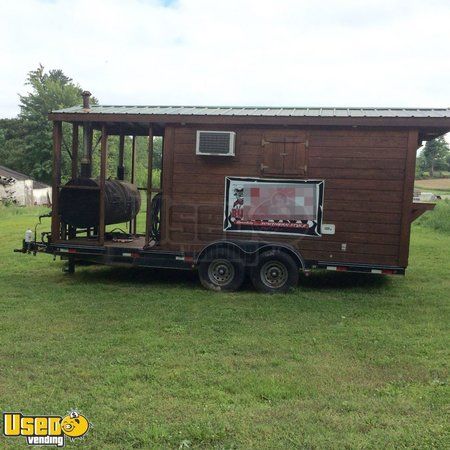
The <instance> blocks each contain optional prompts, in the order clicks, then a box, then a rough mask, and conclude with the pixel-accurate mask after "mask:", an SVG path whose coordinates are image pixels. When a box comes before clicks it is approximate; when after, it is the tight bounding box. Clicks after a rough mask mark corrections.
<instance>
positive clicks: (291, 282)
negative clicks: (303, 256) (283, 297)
mask: <svg viewBox="0 0 450 450" xmlns="http://www.w3.org/2000/svg"><path fill="white" fill-rule="evenodd" d="M298 269H299V268H298V265H297V264H296V263H295V261H294V259H293V258H292V257H291V256H290V255H288V254H287V253H285V252H283V251H280V250H269V251H267V252H264V253H262V254H261V255H260V257H259V261H258V264H257V265H256V267H254V268H253V270H252V271H251V275H250V276H251V280H252V283H253V286H255V288H256V289H257V290H258V291H261V292H266V293H269V294H276V293H282V292H287V291H289V290H290V289H292V288H294V287H295V286H297V284H298V278H299V276H298Z"/></svg>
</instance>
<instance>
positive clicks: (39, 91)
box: [19, 65, 95, 183]
mask: <svg viewBox="0 0 450 450" xmlns="http://www.w3.org/2000/svg"><path fill="white" fill-rule="evenodd" d="M25 84H26V85H27V86H30V87H31V91H30V92H29V93H28V94H26V95H20V96H19V97H20V114H19V120H20V121H22V124H23V127H24V129H25V131H26V133H25V136H24V137H23V144H24V155H23V156H25V158H24V162H23V167H22V171H23V172H25V173H27V174H29V175H30V176H32V177H34V178H37V179H38V180H41V181H44V182H47V183H50V181H51V175H52V124H51V122H49V120H48V119H47V114H48V113H49V111H51V110H55V109H61V108H67V107H70V106H75V105H78V104H80V102H81V93H82V91H83V90H82V89H81V87H80V86H79V85H78V84H75V83H74V82H73V81H72V79H71V78H69V77H67V76H66V75H64V73H63V72H62V71H61V70H50V71H48V73H47V72H45V69H44V66H42V65H39V67H38V68H37V69H36V70H32V71H31V72H29V73H28V76H27V79H26V83H25ZM94 102H95V99H94ZM63 132H64V135H63V140H64V141H65V143H68V142H70V134H69V129H68V127H67V125H66V124H65V125H64V129H63ZM62 164H63V170H64V169H67V168H68V166H69V164H70V157H69V155H68V153H67V152H64V153H63V158H62Z"/></svg>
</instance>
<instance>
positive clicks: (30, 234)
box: [25, 228, 33, 244]
mask: <svg viewBox="0 0 450 450" xmlns="http://www.w3.org/2000/svg"><path fill="white" fill-rule="evenodd" d="M32 240H33V232H32V231H31V230H30V229H29V228H28V229H27V231H25V243H26V244H29V243H30V242H31V241H32Z"/></svg>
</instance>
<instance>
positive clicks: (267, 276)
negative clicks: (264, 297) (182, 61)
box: [260, 261, 288, 289]
mask: <svg viewBox="0 0 450 450" xmlns="http://www.w3.org/2000/svg"><path fill="white" fill-rule="evenodd" d="M260 276H261V281H262V282H263V283H264V284H265V285H266V286H268V287H270V288H275V289H278V288H280V287H282V286H284V285H285V284H286V283H287V280H288V270H287V268H286V266H285V265H284V264H282V263H281V262H279V261H268V262H266V263H265V264H264V265H263V266H262V267H261V271H260Z"/></svg>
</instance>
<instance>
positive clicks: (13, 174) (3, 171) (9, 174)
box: [0, 166, 49, 189]
mask: <svg viewBox="0 0 450 450" xmlns="http://www.w3.org/2000/svg"><path fill="white" fill-rule="evenodd" d="M0 176H2V177H5V178H14V179H15V180H17V181H24V180H32V181H33V189H44V188H47V187H49V185H48V184H45V183H42V182H40V181H36V180H34V179H33V178H31V177H30V176H28V175H25V174H23V173H20V172H17V171H15V170H12V169H9V168H8V167H5V166H0Z"/></svg>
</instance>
